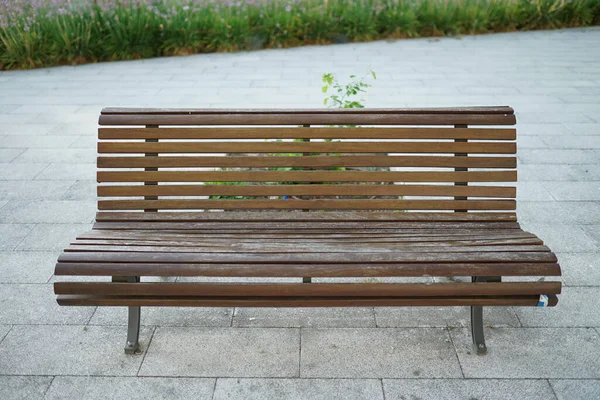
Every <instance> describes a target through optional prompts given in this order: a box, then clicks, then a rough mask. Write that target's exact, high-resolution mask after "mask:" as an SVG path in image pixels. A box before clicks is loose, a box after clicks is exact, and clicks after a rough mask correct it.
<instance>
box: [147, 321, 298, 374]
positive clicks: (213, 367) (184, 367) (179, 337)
mask: <svg viewBox="0 0 600 400" xmlns="http://www.w3.org/2000/svg"><path fill="white" fill-rule="evenodd" d="M299 352H300V333H299V331H298V329H288V328H285V329H284V328H281V329H280V328H270V329H266V328H256V329H242V328H162V327H159V328H157V329H156V333H155V334H154V337H153V339H152V346H151V347H150V349H149V350H148V353H147V354H146V358H145V360H144V363H143V365H142V368H141V369H140V372H139V375H140V376H144V375H150V376H182V377H183V376H198V377H270V378H277V377H282V378H283V377H297V376H298V358H299Z"/></svg>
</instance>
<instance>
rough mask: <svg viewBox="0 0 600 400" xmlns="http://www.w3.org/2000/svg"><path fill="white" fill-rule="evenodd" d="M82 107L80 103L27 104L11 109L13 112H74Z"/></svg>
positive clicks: (28, 113) (29, 113)
mask: <svg viewBox="0 0 600 400" xmlns="http://www.w3.org/2000/svg"><path fill="white" fill-rule="evenodd" d="M80 108H81V106H80V105H75V104H72V105H57V106H54V105H47V104H44V105H39V104H25V105H22V106H19V107H18V108H16V109H14V110H12V111H11V113H12V114H27V115H31V114H36V115H37V114H73V113H75V112H77V110H79V109H80Z"/></svg>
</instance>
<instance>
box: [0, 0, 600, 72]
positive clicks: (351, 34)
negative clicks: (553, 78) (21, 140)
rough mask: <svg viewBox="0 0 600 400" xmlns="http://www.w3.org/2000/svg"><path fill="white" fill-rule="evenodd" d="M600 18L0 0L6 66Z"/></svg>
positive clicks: (294, 4)
mask: <svg viewBox="0 0 600 400" xmlns="http://www.w3.org/2000/svg"><path fill="white" fill-rule="evenodd" d="M598 23H600V0H571V1H569V0H528V1H526V0H398V1H394V0H328V1H327V0H320V1H316V0H295V1H282V0H254V1H250V0H246V1H243V0H242V1H216V0H213V1H211V0H205V1H198V0H195V1H194V0H164V1H156V0H155V1H151V0H146V1H144V0H130V1H127V0H118V1H115V0H112V1H110V0H96V1H92V0H89V1H88V0H33V1H31V0H0V70H1V69H5V70H7V69H17V68H36V67H46V66H53V65H62V64H79V63H87V62H98V61H111V60H130V59H139V58H147V57H157V56H172V55H183V54H196V53H208V52H219V51H239V50H254V49H261V48H279V47H292V46H300V45H305V44H325V43H339V42H348V41H369V40H375V39H393V38H412V37H421V36H446V35H464V34H475V33H489V32H505V31H516V30H533V29H554V28H563V27H577V26H589V25H596V24H598Z"/></svg>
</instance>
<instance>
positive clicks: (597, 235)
mask: <svg viewBox="0 0 600 400" xmlns="http://www.w3.org/2000/svg"><path fill="white" fill-rule="evenodd" d="M581 229H583V230H584V231H585V232H586V233H587V234H588V235H589V236H590V237H591V238H592V239H594V240H595V241H596V243H598V244H599V245H600V224H594V225H585V226H582V227H581Z"/></svg>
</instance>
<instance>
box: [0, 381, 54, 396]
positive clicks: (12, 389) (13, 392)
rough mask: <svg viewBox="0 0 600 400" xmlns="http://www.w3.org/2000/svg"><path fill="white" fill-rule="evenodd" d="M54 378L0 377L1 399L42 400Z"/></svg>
mask: <svg viewBox="0 0 600 400" xmlns="http://www.w3.org/2000/svg"><path fill="white" fill-rule="evenodd" d="M52 378H53V377H51V376H0V398H1V399H3V400H24V399H27V400H41V399H43V398H44V393H46V390H48V387H49V386H50V383H51V382H52Z"/></svg>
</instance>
